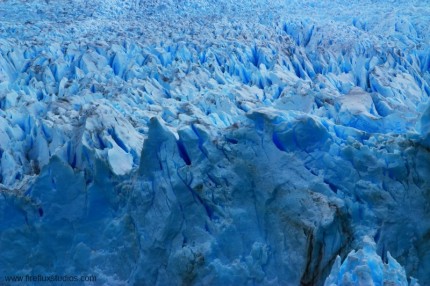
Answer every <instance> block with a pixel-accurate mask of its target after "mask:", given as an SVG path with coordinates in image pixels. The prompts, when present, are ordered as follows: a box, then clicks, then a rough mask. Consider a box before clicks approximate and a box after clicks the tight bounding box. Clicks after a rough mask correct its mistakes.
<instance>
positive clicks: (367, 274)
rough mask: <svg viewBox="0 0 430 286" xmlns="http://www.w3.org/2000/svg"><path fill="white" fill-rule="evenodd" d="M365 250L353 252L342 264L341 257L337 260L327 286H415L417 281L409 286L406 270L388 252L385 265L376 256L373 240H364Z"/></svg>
mask: <svg viewBox="0 0 430 286" xmlns="http://www.w3.org/2000/svg"><path fill="white" fill-rule="evenodd" d="M364 240H365V241H364V246H363V249H360V250H359V251H357V252H355V251H354V250H353V251H351V252H350V253H349V254H348V256H347V258H346V260H345V261H344V262H343V263H342V264H341V263H340V257H339V256H338V257H337V258H336V261H335V263H334V265H333V269H332V272H331V273H330V275H329V277H328V278H327V280H326V282H325V283H324V285H325V286H337V285H375V286H377V285H399V286H400V285H405V286H407V285H415V286H418V285H419V284H418V283H417V281H416V279H412V280H411V283H410V284H408V281H407V279H406V275H405V270H404V269H403V268H402V266H401V265H400V264H399V263H398V262H397V261H396V260H395V259H394V258H393V257H392V256H391V254H390V252H389V251H388V252H387V258H386V259H387V262H386V263H384V262H383V261H382V259H381V257H379V256H378V255H377V254H376V245H375V243H374V242H373V239H372V238H370V237H368V236H366V237H365V238H364Z"/></svg>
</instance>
